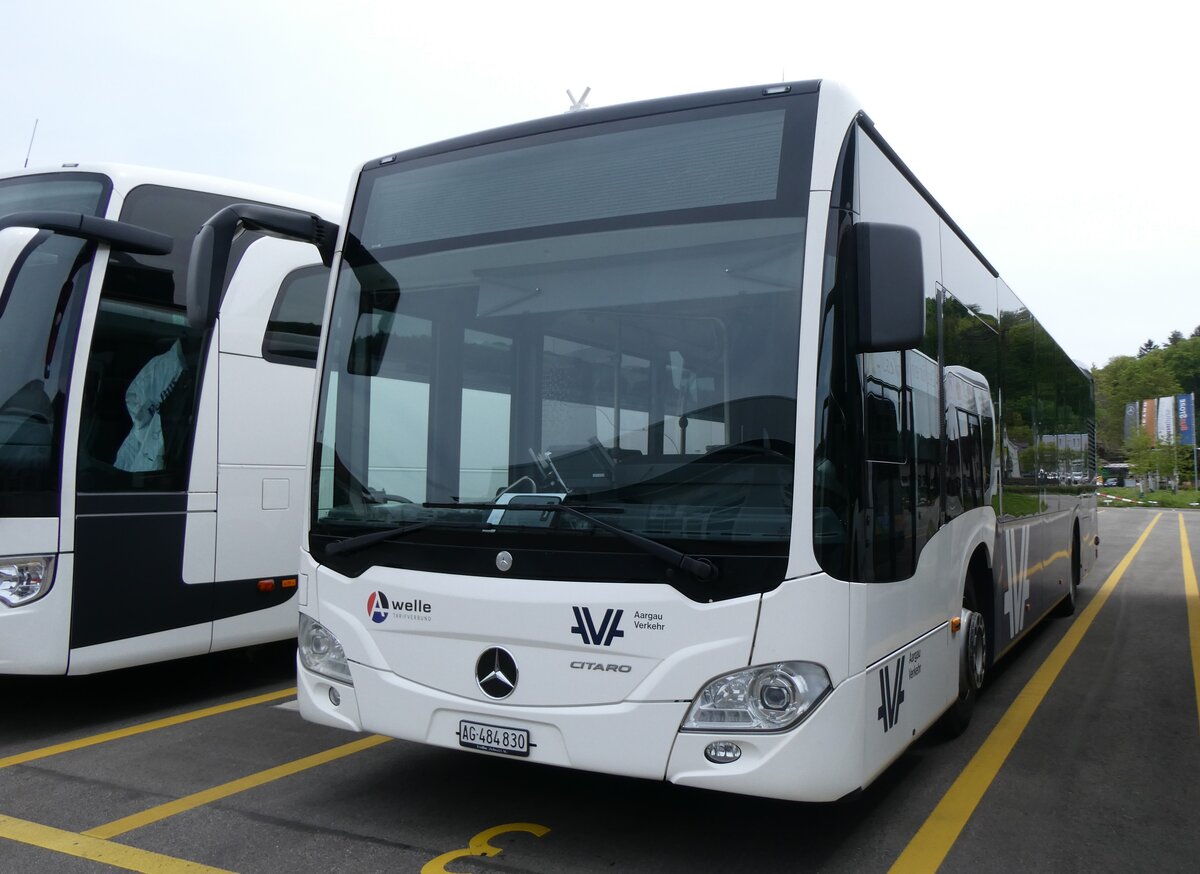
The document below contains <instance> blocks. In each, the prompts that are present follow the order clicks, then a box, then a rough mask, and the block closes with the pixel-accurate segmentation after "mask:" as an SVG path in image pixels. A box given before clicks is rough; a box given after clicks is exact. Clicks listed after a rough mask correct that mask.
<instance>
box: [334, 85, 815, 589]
mask: <svg viewBox="0 0 1200 874" xmlns="http://www.w3.org/2000/svg"><path fill="white" fill-rule="evenodd" d="M812 110H813V101H812V100H810V99H808V96H807V95H804V96H801V97H793V98H789V99H786V100H776V101H757V102H755V101H751V102H746V103H737V104H730V105H725V106H719V107H705V108H701V109H693V110H689V111H678V112H666V113H661V114H656V115H651V116H648V117H642V118H634V119H629V118H625V119H612V120H608V121H606V122H604V123H599V124H593V125H584V126H579V125H575V126H568V127H566V128H565V129H560V130H546V129H542V130H540V131H537V132H532V133H530V134H529V135H527V136H523V137H520V136H518V137H510V138H508V139H504V140H501V141H499V142H493V143H486V144H482V145H474V146H472V147H470V148H465V149H456V150H454V151H451V152H449V153H442V154H432V155H425V156H421V157H416V158H413V159H411V160H405V159H404V156H400V158H399V159H397V160H395V161H393V162H388V163H384V164H382V165H381V166H380V167H378V168H376V169H372V170H368V171H365V172H364V175H363V179H362V183H361V185H360V189H359V193H358V196H357V199H356V202H355V205H354V208H353V211H352V215H351V219H350V223H349V232H350V233H349V235H348V238H347V242H346V245H345V254H344V264H343V267H342V270H341V274H340V276H339V281H338V285H337V290H336V293H335V295H336V296H335V302H334V309H333V315H332V319H331V332H330V337H329V340H328V350H327V355H326V360H325V366H324V373H323V379H322V391H321V401H320V404H321V406H320V410H319V421H318V426H317V428H318V431H317V449H316V455H315V459H314V483H313V495H314V507H313V518H312V529H311V531H312V535H313V541H312V545H313V548H314V550H315V551H316V552H317V553H318V556H319V557H322V558H324V559H326V560H327V561H328V562H329V563H330V564H332V565H335V566H338V567H341V568H342V569H343V570H345V571H347V572H353V571H354V570H355V568H358V567H365V566H367V565H370V564H380V563H382V564H389V565H392V566H397V567H406V568H411V569H419V570H436V571H441V572H449V573H471V574H484V575H486V574H491V575H501V574H504V573H506V572H507V569H505V568H501V567H498V565H497V562H496V561H495V556H496V554H497V550H498V549H504V550H507V551H508V552H509V553H510V554H512V555H515V556H517V558H516V559H515V561H514V564H513V566H512V574H513V575H520V576H522V577H526V578H529V577H533V578H542V579H593V580H605V579H612V580H622V581H630V580H632V581H647V582H650V581H666V582H669V583H671V584H672V585H676V586H677V587H678V588H681V589H682V590H685V591H690V590H691V589H693V588H695V589H696V590H697V591H696V594H697V597H699V596H701V593H700V592H699V589H700V588H703V589H705V590H706V591H705V592H704V594H703V596H704V597H713V596H714V594H716V596H717V597H731V596H733V595H736V594H742V593H745V592H747V591H761V590H762V589H763V588H764V587H771V586H773V585H774V584H777V583H778V582H779V580H781V579H782V574H783V570H784V567H785V564H786V554H787V543H788V536H789V532H790V526H791V510H792V480H793V468H794V456H795V452H794V443H795V430H796V423H795V417H796V385H797V356H798V349H797V347H798V330H799V304H800V281H801V274H802V267H803V241H804V230H805V224H806V215H805V207H806V204H807V173H808V166H809V158H808V152H807V149H808V148H809V147H808V146H807V143H808V142H809V141H810V137H811V127H812ZM798 143H803V144H805V145H804V146H803V148H798V147H797V144H798ZM797 151H799V152H800V153H801V154H799V155H797V154H796V153H797ZM509 506H512V507H514V509H508V507H509ZM529 507H534V508H535V509H527V508H529ZM391 528H395V529H397V530H398V533H397V534H395V536H391V535H388V534H387V533H386V532H387V531H388V529H391ZM372 532H380V536H379V537H372V538H368V539H367V542H369V544H370V548H369V549H365V550H363V551H357V550H356V551H355V552H354V554H351V553H350V551H349V550H347V551H345V552H342V551H341V550H337V549H335V550H333V551H332V552H331V553H329V554H328V555H326V554H325V552H324V550H325V548H326V547H328V546H331V545H332V544H334V543H336V542H340V541H347V540H348V539H350V538H354V537H356V536H359V537H361V535H363V534H364V533H372ZM621 532H632V533H633V534H635V535H637V536H638V537H641V538H644V539H646V540H649V541H651V542H653V543H658V544H668V545H669V546H670V547H671V548H672V549H674V550H677V551H678V552H680V553H683V554H687V555H689V556H699V557H701V558H702V559H703V560H704V561H705V562H711V563H712V565H713V566H715V568H716V569H717V571H718V573H717V575H716V579H715V581H714V580H709V581H707V582H705V583H703V584H701V583H700V582H698V581H697V580H696V579H694V578H692V577H691V576H690V575H689V574H687V573H683V572H681V571H680V570H679V568H678V567H672V566H671V562H670V561H664V560H663V559H662V556H661V555H656V554H655V552H654V550H653V549H650V550H646V549H641V548H639V547H638V545H637V544H636V543H633V541H632V540H631V539H630V538H627V537H623V536H621ZM501 564H502V563H501ZM717 590H719V591H717Z"/></svg>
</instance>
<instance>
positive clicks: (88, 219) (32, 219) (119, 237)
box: [0, 210, 175, 255]
mask: <svg viewBox="0 0 1200 874" xmlns="http://www.w3.org/2000/svg"><path fill="white" fill-rule="evenodd" d="M4 228H34V229H37V230H41V231H53V232H54V233H56V234H62V235H63V236H65V237H78V238H79V239H81V240H93V241H95V242H97V243H107V244H108V245H109V246H111V247H112V248H113V249H115V250H117V251H120V252H128V253H130V254H131V255H169V254H171V248H172V247H173V246H174V245H175V241H174V240H172V239H171V238H170V237H168V236H167V235H166V234H160V233H158V231H151V230H148V229H147V228H142V227H138V226H137V225H131V224H127V223H126V222H116V221H112V220H110V219H102V218H96V217H95V216H91V215H83V214H82V213H77V212H61V211H58V210H41V211H38V212H14V213H9V214H8V215H6V216H3V217H2V218H0V230H3V229H4Z"/></svg>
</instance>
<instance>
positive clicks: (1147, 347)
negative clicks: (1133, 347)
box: [1137, 340, 1158, 358]
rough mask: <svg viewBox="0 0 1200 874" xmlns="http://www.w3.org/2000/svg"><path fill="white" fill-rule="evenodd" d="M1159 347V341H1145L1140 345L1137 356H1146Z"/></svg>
mask: <svg viewBox="0 0 1200 874" xmlns="http://www.w3.org/2000/svg"><path fill="white" fill-rule="evenodd" d="M1157 348H1158V344H1157V343H1155V342H1154V341H1153V340H1147V341H1146V342H1145V343H1143V344H1142V345H1141V346H1139V347H1138V353H1137V357H1138V358H1145V357H1146V356H1147V355H1149V354H1150V353H1151V352H1153V351H1154V350H1155V349H1157Z"/></svg>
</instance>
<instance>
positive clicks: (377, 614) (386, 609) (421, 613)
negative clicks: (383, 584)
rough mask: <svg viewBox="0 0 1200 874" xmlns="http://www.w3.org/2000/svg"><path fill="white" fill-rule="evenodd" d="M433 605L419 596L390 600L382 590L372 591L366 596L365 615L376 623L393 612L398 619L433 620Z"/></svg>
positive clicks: (383, 620) (384, 620)
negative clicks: (410, 598) (404, 599)
mask: <svg viewBox="0 0 1200 874" xmlns="http://www.w3.org/2000/svg"><path fill="white" fill-rule="evenodd" d="M432 613H433V605H432V604H430V603H429V602H428V601H422V600H421V599H420V598H414V599H412V600H411V601H398V600H392V599H391V598H389V597H388V596H387V594H386V593H384V592H372V593H371V594H370V595H368V596H367V615H368V616H370V617H371V621H372V622H374V623H376V624H378V623H381V622H386V621H387V618H388V616H390V615H392V614H395V616H396V617H397V618H398V619H415V620H417V621H419V622H430V621H432V620H433V616H432V615H431V614H432Z"/></svg>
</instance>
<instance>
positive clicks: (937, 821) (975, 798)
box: [891, 513, 1163, 872]
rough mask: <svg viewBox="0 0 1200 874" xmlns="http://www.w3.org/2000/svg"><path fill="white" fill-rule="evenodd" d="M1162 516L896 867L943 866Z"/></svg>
mask: <svg viewBox="0 0 1200 874" xmlns="http://www.w3.org/2000/svg"><path fill="white" fill-rule="evenodd" d="M1162 515H1163V514H1162V513H1159V514H1158V515H1157V516H1155V517H1154V518H1153V519H1152V520H1151V521H1150V524H1149V525H1147V526H1146V530H1145V531H1143V532H1142V536H1141V537H1139V538H1138V539H1137V543H1135V544H1134V545H1133V548H1132V549H1130V550H1129V552H1128V553H1126V554H1125V557H1124V558H1123V559H1121V563H1120V564H1118V565H1117V567H1116V569H1115V570H1113V572H1112V573H1111V574H1109V577H1108V579H1107V580H1105V582H1104V585H1103V586H1102V587H1101V588H1100V590H1099V591H1098V592H1097V593H1096V596H1095V597H1094V598H1092V600H1091V602H1090V603H1089V604H1088V606H1087V609H1086V610H1084V611H1083V612H1082V613H1081V614H1080V615H1079V616H1078V617H1077V618H1076V620H1075V621H1074V622H1073V623H1072V624H1071V627H1070V628H1068V629H1067V633H1066V634H1064V635H1063V638H1062V640H1060V641H1059V642H1058V645H1057V646H1056V647H1054V651H1053V652H1051V653H1050V655H1049V656H1048V657H1047V658H1046V660H1045V661H1044V662H1043V663H1042V666H1041V667H1040V668H1038V669H1037V672H1036V673H1034V675H1033V677H1032V679H1030V681H1029V682H1028V683H1026V684H1025V688H1024V689H1022V690H1021V692H1020V694H1018V695H1017V698H1016V700H1015V701H1013V703H1012V705H1011V706H1010V707H1009V708H1008V710H1007V711H1006V712H1005V714H1004V716H1002V717H1001V718H1000V722H999V723H997V724H996V727H995V728H994V729H992V733H991V734H990V735H988V738H987V740H985V741H984V742H983V746H981V747H980V748H979V749H978V750H977V751H976V753H975V755H974V757H972V759H971V761H970V762H969V763H968V764H967V767H966V768H965V769H963V772H962V773H961V774H959V775H958V779H957V780H955V781H954V783H953V785H951V786H950V788H949V789H948V790H947V791H946V794H945V795H944V796H942V800H941V801H940V802H938V805H937V807H935V808H934V809H933V813H931V814H929V818H928V819H926V820H925V823H924V825H922V826H921V828H920V830H919V831H918V832H917V833H916V834H915V835H914V836H913V839H912V840H911V841H909V843H908V846H907V847H905V848H904V852H903V853H901V854H900V856H899V858H897V859H896V861H895V863H894V864H893V865H892V867H891V871H893V872H908V871H936V870H937V868H938V866H940V865H941V864H942V862H943V861H944V860H945V858H946V854H947V853H949V852H950V848H951V847H952V846H954V842H955V841H956V840H957V839H958V835H959V833H960V832H961V831H962V830H963V827H964V826H965V825H966V824H967V820H968V819H970V818H971V814H972V813H974V811H975V808H976V807H977V806H978V804H979V802H980V800H981V799H982V798H983V795H984V793H985V792H986V791H987V790H988V787H989V786H991V784H992V781H993V780H994V779H996V774H998V773H999V772H1000V767H1001V766H1002V765H1003V764H1004V761H1005V759H1007V758H1008V754H1009V753H1011V752H1012V749H1013V747H1014V746H1016V743H1017V740H1018V739H1019V738H1020V736H1021V733H1022V732H1023V731H1024V730H1025V726H1027V725H1028V724H1029V720H1030V719H1032V718H1033V714H1034V712H1035V711H1036V710H1037V708H1038V706H1039V705H1040V704H1041V703H1042V699H1043V698H1045V697H1046V693H1047V692H1049V691H1050V687H1051V686H1052V685H1053V684H1054V681H1055V680H1056V679H1057V678H1058V675H1059V672H1060V671H1062V669H1063V665H1065V664H1066V663H1067V659H1068V658H1070V657H1071V653H1073V652H1074V651H1075V648H1076V647H1077V646H1079V642H1080V641H1081V640H1082V639H1083V636H1084V634H1086V633H1087V630H1088V628H1089V627H1090V626H1091V624H1092V622H1093V620H1095V618H1096V614H1098V613H1099V612H1100V609H1101V608H1102V607H1103V606H1104V604H1105V602H1106V601H1107V600H1108V599H1109V597H1110V596H1111V595H1112V593H1113V590H1114V589H1115V588H1116V587H1117V583H1119V582H1120V581H1121V577H1123V576H1124V575H1125V571H1127V570H1128V569H1129V565H1130V564H1132V563H1133V559H1134V556H1136V555H1137V554H1138V552H1139V551H1140V550H1141V548H1142V545H1143V544H1144V543H1145V542H1146V539H1147V538H1148V537H1149V536H1150V532H1151V531H1152V530H1153V529H1154V526H1155V525H1156V524H1157V523H1158V520H1159V519H1161V518H1162Z"/></svg>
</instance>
